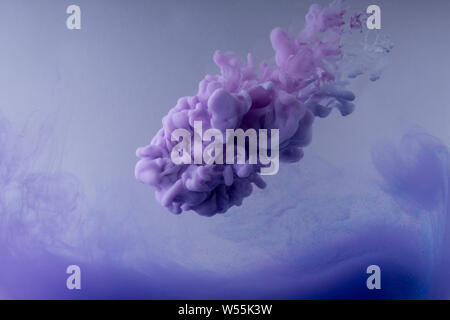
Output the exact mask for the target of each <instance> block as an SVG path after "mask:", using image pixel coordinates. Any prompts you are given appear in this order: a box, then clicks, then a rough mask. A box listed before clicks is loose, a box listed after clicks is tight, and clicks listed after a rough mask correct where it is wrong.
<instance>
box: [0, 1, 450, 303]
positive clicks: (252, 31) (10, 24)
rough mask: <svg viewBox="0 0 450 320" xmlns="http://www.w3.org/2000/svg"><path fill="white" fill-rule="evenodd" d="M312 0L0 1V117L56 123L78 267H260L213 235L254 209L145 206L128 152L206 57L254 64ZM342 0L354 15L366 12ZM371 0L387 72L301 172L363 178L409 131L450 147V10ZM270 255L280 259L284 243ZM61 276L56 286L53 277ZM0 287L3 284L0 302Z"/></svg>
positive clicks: (209, 69) (202, 68)
mask: <svg viewBox="0 0 450 320" xmlns="http://www.w3.org/2000/svg"><path fill="white" fill-rule="evenodd" d="M313 2H318V3H328V1H299V0H294V1H285V0H283V1H278V0H277V1H260V0H231V1H218V0H213V1H211V0H208V1H206V0H204V1H199V0H197V1H191V0H189V1H125V0H122V1H100V0H96V1H81V0H80V1H75V2H74V1H62V0H61V1H45V0H40V1H17V0H14V1H12V0H11V1H9V0H8V1H7V0H3V1H2V2H1V3H0V39H1V44H2V49H1V50H0V64H1V68H0V110H1V112H2V113H3V115H4V116H5V117H7V118H8V119H10V121H11V122H12V123H13V124H14V125H15V126H17V127H18V128H20V127H21V126H22V125H23V124H24V122H25V121H26V120H27V119H29V118H30V116H31V115H32V114H39V115H40V116H41V117H42V118H43V119H46V118H47V117H50V116H56V121H54V122H53V123H54V125H55V126H56V130H55V135H54V137H53V139H52V141H51V144H50V148H49V151H48V152H49V155H48V157H47V158H46V159H47V160H46V162H45V166H46V167H47V169H48V170H52V171H54V170H64V171H69V172H71V173H73V174H74V175H75V176H77V177H78V178H79V179H80V182H81V184H82V186H83V189H84V198H83V199H82V200H80V201H83V203H85V205H84V206H85V207H87V208H84V209H83V210H82V211H83V212H84V213H83V214H84V215H82V217H83V219H87V221H89V223H92V225H93V227H92V230H91V229H89V232H88V233H89V236H86V238H84V235H81V234H79V233H77V232H75V233H74V234H73V239H75V240H73V241H74V243H79V242H80V241H81V242H83V240H84V244H83V246H85V247H87V248H89V254H87V256H89V258H86V252H87V250H85V249H84V248H85V247H83V246H81V247H82V249H79V250H78V251H79V252H81V253H80V254H79V255H80V256H84V258H83V259H87V261H91V263H93V264H95V263H98V260H100V261H102V263H103V261H106V260H108V259H110V260H112V261H116V263H117V265H123V266H126V267H129V268H131V269H133V270H136V269H137V270H139V271H140V272H144V273H147V274H150V273H152V272H153V271H154V270H153V269H152V268H150V267H148V261H158V263H160V264H161V265H162V266H158V268H162V270H166V269H164V268H165V267H164V266H167V265H170V264H171V263H177V264H179V265H180V266H181V267H183V268H186V269H187V270H189V271H193V270H199V268H200V267H204V268H205V270H206V271H205V272H218V274H227V273H228V272H229V270H230V269H231V270H235V269H236V270H242V269H246V268H248V267H249V266H254V265H264V263H266V262H265V261H266V260H267V259H266V258H267V254H268V253H267V252H270V250H272V249H273V248H272V247H271V246H266V245H265V242H264V241H263V240H257V241H259V244H258V245H257V249H254V250H250V249H248V247H247V245H248V243H245V241H244V244H243V243H242V242H240V241H238V240H236V239H238V238H239V237H240V236H242V235H240V234H239V228H237V230H238V231H237V234H236V231H235V230H233V231H229V232H227V231H226V228H223V224H225V225H229V224H230V223H231V222H230V219H233V217H234V216H236V215H243V214H245V213H246V211H247V210H258V209H257V208H256V209H255V205H254V204H253V206H249V207H247V209H246V207H245V205H244V207H242V208H239V209H236V210H232V211H231V212H230V213H228V214H227V215H225V216H224V217H217V218H213V219H205V218H201V217H198V216H196V215H194V214H188V215H184V216H173V215H171V214H169V213H168V212H166V210H165V209H163V208H162V207H160V205H159V204H158V203H157V202H156V200H154V197H153V193H152V190H150V189H149V188H147V187H145V186H143V185H141V184H139V183H137V182H136V181H135V179H134V175H133V169H134V165H135V162H136V158H135V155H134V151H135V149H136V148H137V147H139V146H142V145H145V144H147V143H148V142H149V140H150V139H151V137H152V136H153V135H154V134H155V133H156V131H157V130H158V129H159V127H160V125H161V118H162V116H164V115H165V114H166V113H167V111H168V110H169V109H170V108H171V107H172V106H173V105H174V104H175V102H176V100H177V99H178V98H179V97H181V96H184V95H190V94H194V93H195V91H196V89H197V84H198V82H199V80H200V79H201V78H202V77H203V76H204V75H205V74H206V73H215V72H217V69H216V67H215V66H214V64H213V62H212V58H211V57H212V54H213V52H214V51H215V50H216V49H221V50H224V51H226V50H232V51H235V52H237V53H238V54H240V55H241V56H243V57H245V55H246V54H247V53H248V52H252V53H253V54H254V57H255V60H256V61H258V62H259V61H261V60H262V59H265V58H270V57H271V56H272V49H271V47H270V42H269V32H270V30H271V29H272V28H274V27H276V26H280V27H283V28H287V29H289V28H294V29H295V28H298V27H300V26H301V25H302V24H303V19H304V15H305V13H306V11H307V9H308V7H309V5H310V4H311V3H313ZM348 2H349V4H350V5H351V6H352V8H353V9H356V10H364V9H365V8H366V7H367V5H368V4H371V3H372V1H348ZM376 3H377V4H379V5H380V6H381V8H382V27H383V29H384V31H385V32H386V33H388V34H390V35H391V38H392V40H393V42H394V44H395V49H394V50H393V52H392V54H391V56H390V65H389V67H388V69H387V70H386V71H385V72H384V74H383V75H382V78H381V79H380V81H378V82H376V83H370V84H368V82H365V81H361V82H358V83H357V84H356V85H355V88H356V94H357V101H356V103H357V110H356V112H355V113H354V114H352V115H351V116H350V117H348V118H345V119H342V118H340V117H339V116H337V115H336V116H331V117H330V118H328V119H326V120H321V121H318V122H317V123H316V124H315V128H314V138H313V143H312V145H311V146H310V147H308V148H307V149H306V150H305V151H306V157H307V158H305V161H309V162H306V163H310V164H309V166H310V167H311V168H314V166H315V164H314V163H315V162H314V161H313V159H314V157H320V158H322V159H326V162H327V166H328V165H329V166H334V167H336V168H340V169H341V170H344V171H346V174H347V175H348V176H353V177H357V178H358V177H360V176H361V177H364V178H366V177H372V176H373V175H375V174H374V170H373V168H372V164H371V161H370V150H371V149H370V148H371V146H372V145H373V144H374V143H375V142H377V141H379V140H380V139H382V138H387V139H389V140H396V139H398V137H400V135H401V134H403V133H404V132H405V131H406V130H407V129H408V128H410V127H411V126H412V125H419V126H420V127H422V128H424V129H425V130H426V131H428V132H429V133H430V134H432V135H434V136H436V137H438V138H440V139H441V140H442V141H444V142H445V143H447V144H448V142H449V138H450V132H449V128H448V123H449V120H450V111H449V108H448V101H450V81H448V70H450V62H449V59H448V52H449V51H450V42H449V41H448V35H447V31H448V30H450V20H448V13H449V12H450V3H449V2H448V1H406V0H405V1H400V0H397V1H376ZM70 4H77V5H79V6H80V7H81V9H82V30H79V31H69V30H67V29H66V27H65V19H66V17H67V15H66V13H65V9H66V7H67V6H68V5H70ZM308 157H309V158H308ZM48 159H51V160H50V161H49V160H48ZM308 159H309V160H308ZM301 166H302V164H301V163H300V164H299V167H301ZM289 177H290V175H288V174H286V172H285V173H284V175H283V174H282V175H280V177H276V178H274V179H272V180H273V181H274V184H276V183H280V181H282V182H283V181H284V182H283V183H284V184H286V183H287V182H286V181H285V180H283V179H287V180H288V184H291V185H292V187H293V188H294V187H295V185H296V184H295V183H296V182H295V181H293V180H289ZM361 179H363V178H361ZM269 184H270V181H269ZM271 190H272V192H273V191H274V190H273V189H269V191H268V193H258V192H257V193H255V195H254V200H252V201H253V202H252V203H257V202H258V201H261V202H260V206H261V207H270V206H271V205H273V204H274V203H277V202H280V201H283V198H281V199H280V197H281V195H279V194H277V195H275V196H273V197H272V195H273V194H274V193H270V191H271ZM267 195H270V196H267ZM255 199H256V200H255ZM336 201H337V200H336ZM250 208H251V209H250ZM80 210H81V209H80ZM255 219H256V218H255ZM103 221H104V223H103ZM232 224H233V223H231V225H232ZM299 228H301V226H299ZM223 230H225V231H223ZM241 232H242V233H243V234H247V231H246V230H244V231H241ZM299 232H300V231H299ZM230 239H231V240H230ZM71 241H72V240H71ZM269 242H270V241H269ZM77 246H78V245H77ZM275 247H276V248H275V249H274V250H281V251H282V250H283V246H282V244H277V245H275ZM280 248H281V249H280ZM52 250H53V249H52V248H50V251H52ZM247 250H248V251H247ZM55 251H57V252H59V251H65V250H62V249H61V250H60V248H56V249H55ZM68 251H69V252H70V251H71V250H68ZM75 251H77V250H75ZM78 251H77V252H78ZM79 252H78V253H79ZM78 253H76V254H74V253H67V252H66V253H65V254H66V256H69V258H67V259H68V261H69V262H70V261H72V260H70V259H74V260H76V262H77V261H86V260H83V259H82V260H78V258H76V259H75V258H70V257H73V256H77V254H78ZM289 254H290V253H288V255H289ZM24 255H25V254H24ZM105 257H107V259H106V258H105ZM405 259H407V258H405ZM269 260H270V259H269ZM108 261H109V260H108ZM64 263H65V262H64ZM64 263H61V265H64ZM105 263H106V262H105ZM0 264H1V261H0ZM230 264H231V265H232V266H230ZM55 265H57V264H55ZM55 268H56V267H55ZM57 270H60V269H57V268H56V269H55V271H52V272H58V271H57ZM168 270H172V269H170V268H169V269H168ZM175 273H176V272H175ZM153 276H154V277H157V276H156V275H153ZM49 277H51V276H49ZM59 277H61V279H64V277H65V275H64V270H63V272H62V275H59ZM211 278H212V279H216V276H215V275H214V274H213V275H211ZM149 282H150V283H151V282H152V280H149ZM63 285H64V283H63ZM155 286H156V285H155ZM189 286H190V285H189V284H187V285H186V286H185V287H184V288H187V287H189ZM6 287H8V288H10V287H11V285H10V286H6ZM16 287H18V288H17V292H15V293H14V294H10V295H11V296H13V297H15V296H20V294H21V292H22V291H21V290H20V285H18V286H16ZM175 287H176V285H174V287H172V289H173V290H175V289H174V288H175ZM281 287H282V286H281ZM1 288H2V284H1V283H0V293H1ZM172 289H170V290H172ZM10 290H11V289H5V290H4V293H3V295H5V296H6V297H8V294H9V293H8V292H9V291H10ZM180 290H181V289H180ZM186 290H187V289H186ZM249 290H250V289H249ZM181 291H182V290H181ZM250 291H251V290H250ZM280 291H281V292H285V291H283V289H282V288H281V289H280ZM36 292H37V293H36V294H35V295H34V297H36V296H38V297H39V294H41V293H39V292H40V291H39V289H36ZM230 292H231V291H230ZM255 292H256V290H255ZM230 295H232V293H230ZM30 296H32V297H33V294H30ZM42 296H43V297H47V296H52V294H51V293H48V295H42ZM93 296H94V297H95V295H94V294H93ZM144 296H145V295H144ZM218 296H220V294H218ZM280 296H282V295H280ZM287 296H289V294H287ZM303 296H304V295H303ZM26 297H28V296H26ZM68 297H69V298H70V297H71V296H68ZM156 297H159V296H158V295H156ZM200 297H204V296H201V295H200Z"/></svg>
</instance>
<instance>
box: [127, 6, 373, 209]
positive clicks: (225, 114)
mask: <svg viewBox="0 0 450 320" xmlns="http://www.w3.org/2000/svg"><path fill="white" fill-rule="evenodd" d="M345 13H346V10H345V9H344V7H343V1H341V0H337V1H334V2H333V3H332V4H331V5H329V6H328V7H325V8H322V7H320V6H319V5H312V6H311V8H310V10H309V12H308V14H307V15H306V26H305V28H304V29H303V31H301V32H300V33H299V34H298V35H297V36H290V35H289V34H287V33H286V32H285V31H283V30H282V29H280V28H276V29H274V30H273V31H272V33H271V35H270V39H271V42H272V46H273V49H274V50H275V65H274V66H271V65H270V64H268V63H266V62H263V63H262V64H261V66H260V68H259V73H257V72H256V71H255V68H254V65H253V60H252V56H251V55H250V54H249V56H248V58H247V63H244V62H243V61H241V59H240V58H239V57H238V56H237V55H236V54H234V53H222V52H219V51H217V52H216V53H215V55H214V61H215V63H216V64H217V66H218V67H219V68H220V71H221V74H220V75H207V76H206V77H205V78H204V79H203V80H202V81H201V82H200V85H199V90H198V93H197V94H196V95H195V96H192V97H183V98H181V99H179V100H178V103H177V105H176V106H175V107H174V108H173V109H172V110H170V111H169V113H168V115H167V116H165V117H164V118H163V121H162V123H163V127H162V129H160V130H159V131H158V133H157V134H156V136H155V137H154V138H153V140H152V141H151V143H150V144H149V145H148V146H145V147H142V148H139V149H138V150H137V152H136V153H137V156H138V157H139V158H141V160H140V161H139V162H138V164H137V165H136V170H135V174H136V178H137V179H138V180H139V181H141V182H143V183H145V184H147V185H150V186H153V187H154V188H155V189H156V198H157V200H158V201H159V202H160V203H161V204H162V205H163V206H165V207H167V208H168V209H169V210H170V211H171V212H173V213H177V214H178V213H181V212H182V211H185V210H194V211H196V212H197V213H199V214H200V215H205V216H213V215H214V214H216V213H224V212H226V211H227V210H228V209H229V208H230V207H232V206H235V205H236V206H239V205H241V203H242V201H243V199H244V198H245V197H248V196H249V195H250V194H251V193H252V188H253V186H252V185H253V184H255V185H256V186H257V187H259V188H264V187H265V182H264V181H263V180H262V178H261V177H260V175H259V173H260V170H261V165H260V164H256V165H255V164H249V163H246V164H212V165H196V164H183V165H175V164H174V163H173V162H172V161H171V158H170V154H171V150H172V148H173V147H174V146H175V145H176V144H177V142H173V141H172V139H171V134H172V132H173V131H174V130H175V129H178V128H184V129H186V130H188V131H189V132H190V133H191V134H193V133H194V121H201V122H202V127H203V129H204V130H207V129H210V128H214V129H218V130H220V131H222V132H224V131H225V130H226V129H237V128H240V129H243V130H247V129H250V128H253V129H255V130H258V129H279V130H280V131H279V142H280V144H279V149H280V150H279V154H280V160H281V161H282V162H297V161H299V160H300V159H301V158H302V157H303V149H302V148H303V147H305V146H307V145H308V144H309V143H310V141H311V136H312V124H313V121H314V117H326V116H328V115H329V114H330V112H331V111H332V109H337V110H338V111H339V112H340V113H341V114H342V115H343V116H346V115H349V114H350V113H352V112H353V110H354V108H355V106H354V104H353V103H352V101H353V100H354V99H355V95H354V94H353V93H352V92H351V91H349V90H348V89H346V86H347V84H348V83H347V82H346V81H344V80H343V79H342V77H341V74H342V73H343V72H344V70H343V65H344V63H343V61H344V56H345V54H344V51H343V45H342V43H343V36H344V35H345V34H346V33H347V32H349V31H350V30H351V29H355V28H356V29H358V28H360V27H361V23H359V24H355V17H358V19H359V16H353V17H352V18H350V19H349V21H348V23H347V22H346V20H345V19H344V15H345ZM358 21H359V20H358ZM359 70H360V71H353V73H352V75H351V77H354V76H355V74H356V75H359V74H361V73H363V72H364V71H365V70H362V68H359ZM351 77H350V75H349V78H351ZM235 163H236V162H235Z"/></svg>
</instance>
